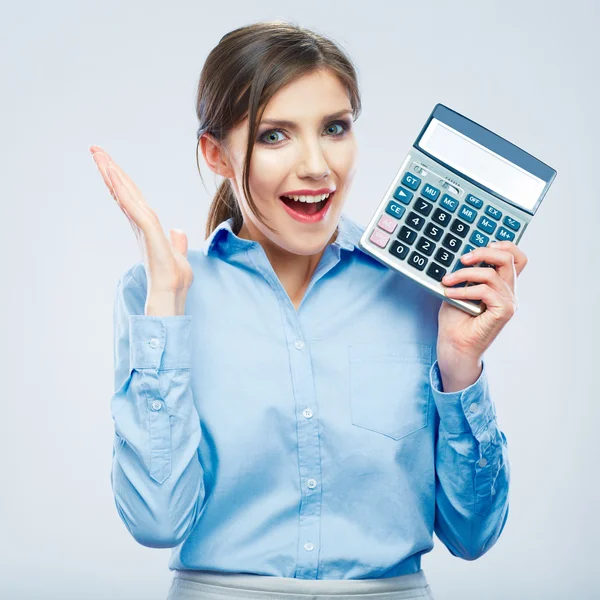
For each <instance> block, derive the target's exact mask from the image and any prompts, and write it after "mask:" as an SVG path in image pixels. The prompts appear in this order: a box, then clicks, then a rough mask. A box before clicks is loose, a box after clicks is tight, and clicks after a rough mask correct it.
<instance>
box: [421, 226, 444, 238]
mask: <svg viewBox="0 0 600 600" xmlns="http://www.w3.org/2000/svg"><path fill="white" fill-rule="evenodd" d="M425 235H426V236H428V237H430V238H431V239H432V240H435V241H436V242H439V241H440V240H441V239H442V235H444V230H443V229H442V228H441V227H440V226H439V225H435V224H434V223H427V226H426V227H425Z"/></svg>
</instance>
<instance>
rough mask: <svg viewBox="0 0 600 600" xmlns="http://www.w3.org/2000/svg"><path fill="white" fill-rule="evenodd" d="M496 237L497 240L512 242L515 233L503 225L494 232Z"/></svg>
mask: <svg viewBox="0 0 600 600" xmlns="http://www.w3.org/2000/svg"><path fill="white" fill-rule="evenodd" d="M496 239H498V240H508V241H509V242H512V241H513V240H514V239H515V234H514V233H513V232H512V231H509V230H508V229H506V228H505V227H500V229H498V231H497V232H496Z"/></svg>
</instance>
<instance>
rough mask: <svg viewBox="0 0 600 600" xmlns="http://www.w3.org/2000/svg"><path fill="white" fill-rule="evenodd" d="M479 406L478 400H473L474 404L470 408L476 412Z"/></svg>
mask: <svg viewBox="0 0 600 600" xmlns="http://www.w3.org/2000/svg"><path fill="white" fill-rule="evenodd" d="M478 408H479V406H478V404H477V402H473V404H471V406H469V410H470V411H471V412H472V413H474V412H477V409H478Z"/></svg>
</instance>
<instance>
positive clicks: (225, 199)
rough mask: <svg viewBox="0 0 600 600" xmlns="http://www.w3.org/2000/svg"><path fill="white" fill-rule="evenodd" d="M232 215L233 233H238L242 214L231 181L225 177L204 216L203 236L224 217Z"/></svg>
mask: <svg viewBox="0 0 600 600" xmlns="http://www.w3.org/2000/svg"><path fill="white" fill-rule="evenodd" d="M231 217H233V224H232V226H231V228H232V230H233V231H234V233H238V232H239V230H240V229H241V227H242V224H243V220H244V219H243V216H242V213H241V211H240V208H239V206H238V203H237V199H236V197H235V193H234V191H233V188H232V187H231V182H230V181H229V179H225V180H224V181H223V182H222V183H221V185H220V186H219V189H218V190H217V193H216V194H215V197H214V198H213V201H212V203H211V205H210V208H209V209H208V216H207V218H206V233H205V238H208V237H209V236H210V234H211V233H212V232H213V230H214V229H215V228H216V227H217V226H218V225H219V224H220V223H221V222H222V221H225V220H226V219H229V218H231Z"/></svg>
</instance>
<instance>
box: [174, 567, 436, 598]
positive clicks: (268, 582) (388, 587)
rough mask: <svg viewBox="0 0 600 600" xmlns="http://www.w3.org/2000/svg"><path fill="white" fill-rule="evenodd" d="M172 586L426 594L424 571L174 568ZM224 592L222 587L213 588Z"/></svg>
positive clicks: (234, 592)
mask: <svg viewBox="0 0 600 600" xmlns="http://www.w3.org/2000/svg"><path fill="white" fill-rule="evenodd" d="M173 578H174V580H177V581H174V583H175V584H176V585H178V584H181V583H183V582H185V581H191V582H196V583H200V584H206V585H212V586H219V587H220V588H230V589H231V592H232V593H231V594H227V595H231V596H234V595H240V596H241V595H243V591H244V590H254V591H259V592H276V593H277V592H279V593H283V594H285V593H290V594H316V595H327V594H339V595H353V596H360V595H361V594H374V593H386V592H387V593H390V592H402V591H414V592H419V591H423V593H422V594H418V593H417V594H415V596H417V597H418V596H421V595H422V596H423V597H429V595H428V590H429V586H428V583H427V579H426V577H425V573H424V572H423V570H422V569H421V570H419V571H417V572H416V573H410V574H407V575H399V576H397V577H383V578H379V579H296V578H293V577H273V576H270V575H255V574H252V573H228V572H223V571H198V570H174V571H173ZM217 591H226V590H217V589H216V588H215V592H217Z"/></svg>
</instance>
